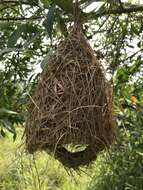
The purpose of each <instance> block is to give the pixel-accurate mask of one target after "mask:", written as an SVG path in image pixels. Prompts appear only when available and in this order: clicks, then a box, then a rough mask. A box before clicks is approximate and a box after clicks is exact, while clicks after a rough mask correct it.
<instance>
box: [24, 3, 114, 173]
mask: <svg viewBox="0 0 143 190" xmlns="http://www.w3.org/2000/svg"><path fill="white" fill-rule="evenodd" d="M76 5H77V4H76ZM76 8H77V6H76ZM75 10H77V9H75ZM76 16H77V15H76ZM77 19H78V18H77ZM25 136H26V149H27V150H28V152H30V153H34V152H35V151H37V150H46V151H48V150H49V152H50V153H53V156H54V157H55V158H56V159H58V160H59V161H60V162H61V163H62V164H63V165H64V166H66V167H69V168H74V169H77V168H78V167H79V166H82V165H89V164H90V163H91V162H92V161H93V160H95V159H96V158H97V155H98V153H99V152H100V151H102V150H103V149H105V148H108V147H109V146H110V145H111V143H112V142H113V140H114V121H113V115H112V93H111V86H110V85H109V84H108V82H107V80H106V78H105V74H104V70H103V68H102V65H101V61H100V60H99V59H98V57H97V56H96V54H95V53H94V51H93V49H92V48H91V47H90V45H89V43H88V41H87V39H86V38H85V36H84V34H83V33H82V30H81V27H80V25H79V22H78V21H77V20H76V21H75V24H74V27H73V30H72V32H71V34H70V35H69V36H68V37H67V38H66V39H65V40H64V41H62V42H61V43H60V44H59V46H58V48H57V50H56V52H55V53H54V55H52V56H51V58H50V60H49V61H48V64H47V67H46V68H45V69H44V71H43V72H42V74H41V79H40V81H39V83H38V86H37V88H36V90H35V92H34V94H33V96H32V98H31V102H30V105H29V108H28V118H27V121H26V128H25ZM67 145H71V146H74V147H76V146H79V145H81V146H82V145H84V146H85V149H84V150H81V151H78V152H76V151H74V152H73V151H69V150H68V149H67ZM75 150H76V149H75Z"/></svg>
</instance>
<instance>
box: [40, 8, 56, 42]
mask: <svg viewBox="0 0 143 190" xmlns="http://www.w3.org/2000/svg"><path fill="white" fill-rule="evenodd" d="M54 19H55V4H52V5H51V7H50V8H49V12H48V14H47V18H46V20H45V21H44V23H43V25H44V26H45V28H46V30H47V32H48V35H49V37H50V39H51V40H52V32H53V24H54Z"/></svg>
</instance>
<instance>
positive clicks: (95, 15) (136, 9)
mask: <svg viewBox="0 0 143 190" xmlns="http://www.w3.org/2000/svg"><path fill="white" fill-rule="evenodd" d="M135 12H143V5H142V6H131V7H127V8H123V9H119V8H117V9H109V10H106V11H104V12H90V13H82V15H81V17H82V20H83V21H87V20H91V19H96V18H99V17H102V16H105V15H112V14H114V15H117V14H119V15H121V14H129V13H135ZM43 18H44V16H41V17H38V16H37V17H36V16H35V17H29V18H28V17H3V18H0V21H18V20H21V21H24V20H31V21H32V20H39V19H43Z"/></svg>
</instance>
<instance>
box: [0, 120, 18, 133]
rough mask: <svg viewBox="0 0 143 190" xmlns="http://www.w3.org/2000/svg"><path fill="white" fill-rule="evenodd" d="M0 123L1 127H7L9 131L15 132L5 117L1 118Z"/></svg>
mask: <svg viewBox="0 0 143 190" xmlns="http://www.w3.org/2000/svg"><path fill="white" fill-rule="evenodd" d="M1 123H2V124H3V127H4V128H5V129H7V130H8V131H9V132H11V133H13V134H16V131H15V128H14V126H13V124H12V123H11V122H10V121H8V120H7V119H5V120H4V119H3V120H1Z"/></svg>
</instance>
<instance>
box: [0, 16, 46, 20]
mask: <svg viewBox="0 0 143 190" xmlns="http://www.w3.org/2000/svg"><path fill="white" fill-rule="evenodd" d="M43 18H45V17H44V16H41V17H38V16H37V17H36V16H35V17H4V18H0V21H24V20H30V21H32V20H39V19H43Z"/></svg>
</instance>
